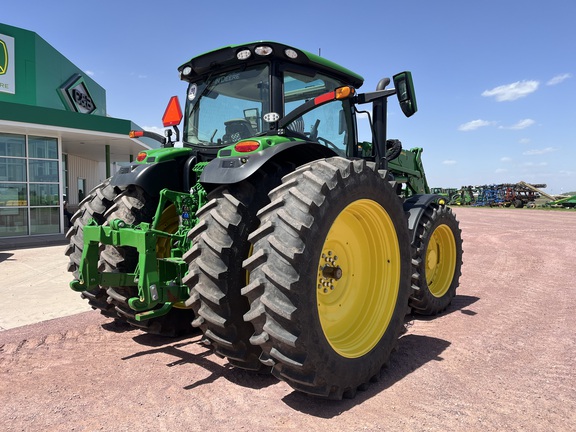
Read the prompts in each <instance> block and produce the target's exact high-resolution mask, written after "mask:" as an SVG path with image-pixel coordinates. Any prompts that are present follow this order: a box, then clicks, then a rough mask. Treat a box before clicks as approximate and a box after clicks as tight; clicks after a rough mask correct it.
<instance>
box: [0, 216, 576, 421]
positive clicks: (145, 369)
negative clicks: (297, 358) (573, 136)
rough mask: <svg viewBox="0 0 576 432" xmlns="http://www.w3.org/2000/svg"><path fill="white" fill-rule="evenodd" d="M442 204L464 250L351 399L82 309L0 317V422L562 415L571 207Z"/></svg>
mask: <svg viewBox="0 0 576 432" xmlns="http://www.w3.org/2000/svg"><path fill="white" fill-rule="evenodd" d="M455 212H456V214H457V216H458V218H459V219H460V221H461V228H462V231H463V238H464V251H465V252H464V266H463V272H462V273H463V275H462V278H461V280H460V288H459V290H458V294H457V297H456V299H455V300H454V302H453V304H452V306H451V307H450V308H449V310H448V311H447V312H446V313H445V314H443V315H441V316H439V317H436V318H435V319H414V320H413V321H411V323H410V327H409V330H408V332H407V333H406V335H405V336H404V337H403V338H402V339H401V340H400V344H399V350H398V352H396V353H395V354H394V356H393V358H392V360H391V363H390V365H389V368H388V369H387V370H386V371H385V373H384V374H383V375H382V380H381V381H380V382H379V383H376V384H373V385H372V386H370V388H369V389H368V390H367V391H365V392H362V393H359V394H358V396H357V397H356V398H355V399H353V400H344V401H341V402H334V401H324V400H318V399H312V398H310V397H307V396H305V395H302V394H299V393H297V392H294V391H293V390H292V389H291V388H290V387H289V386H287V385H286V384H284V383H282V382H278V381H277V380H275V379H274V378H272V377H270V376H258V375H252V374H250V373H246V372H243V371H241V370H236V369H233V368H231V367H229V366H228V365H227V362H226V361H225V360H222V359H220V358H218V357H216V356H215V355H213V354H212V353H211V352H210V351H209V350H207V349H206V348H205V347H204V346H202V345H200V344H199V343H198V341H199V337H195V338H192V339H186V340H167V339H162V338H158V337H152V336H149V335H146V334H144V333H142V332H140V331H136V330H126V329H123V328H117V327H115V326H114V324H112V323H111V321H110V320H107V319H104V318H102V317H101V316H100V315H99V314H98V313H96V312H84V313H81V314H77V315H73V316H70V317H65V318H60V319H55V320H50V321H45V322H42V323H38V324H34V325H29V326H24V327H18V328H15V329H10V330H6V331H2V332H0V424H1V426H0V427H1V429H2V430H3V431H46V430H50V431H72V430H73V431H94V430H104V431H112V430H114V431H128V430H140V431H152V430H154V431H176V430H186V431H192V430H206V431H230V430H246V431H269V430H272V431H274V430H307V431H324V430H343V431H364V430H367V431H377V430H396V431H398V430H401V431H412V430H414V431H416V430H417V431H470V430H478V431H479V430H482V431H485V430H489V431H502V430H521V431H568V430H574V424H575V423H576V368H575V367H574V360H575V359H576V318H575V317H576V315H575V313H574V309H575V308H576V295H575V294H576V291H575V290H576V287H575V281H576V252H575V248H574V246H575V244H576V212H547V211H534V210H516V209H469V208H466V209H461V208H458V209H456V210H455ZM62 289H63V290H66V289H67V287H66V286H63V287H62ZM23 302H25V300H23ZM24 304H25V303H24Z"/></svg>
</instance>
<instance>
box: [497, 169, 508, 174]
mask: <svg viewBox="0 0 576 432" xmlns="http://www.w3.org/2000/svg"><path fill="white" fill-rule="evenodd" d="M494 172H495V173H496V174H500V173H505V172H508V170H507V169H505V168H498V169H497V170H496V171H494Z"/></svg>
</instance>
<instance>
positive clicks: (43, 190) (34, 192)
mask: <svg viewBox="0 0 576 432" xmlns="http://www.w3.org/2000/svg"><path fill="white" fill-rule="evenodd" d="M58 189H59V188H58V185H57V184H35V183H31V184H30V205H31V206H57V205H60V200H59V199H58Z"/></svg>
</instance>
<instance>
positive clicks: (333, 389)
mask: <svg viewBox="0 0 576 432" xmlns="http://www.w3.org/2000/svg"><path fill="white" fill-rule="evenodd" d="M270 199H271V203H270V204H269V205H268V206H267V207H265V208H263V209H262V210H261V211H260V220H261V223H260V228H259V229H258V230H256V231H255V232H254V233H253V234H252V235H251V241H252V242H253V247H254V250H253V254H252V256H251V257H250V258H248V259H247V260H246V261H245V262H244V265H245V268H246V269H247V270H249V271H250V284H249V285H248V286H247V287H246V288H244V289H243V293H244V294H245V295H247V296H248V298H249V299H250V303H251V308H250V310H249V311H248V312H247V313H246V315H245V319H247V320H249V321H250V322H252V324H253V325H254V328H255V329H256V333H255V334H254V336H253V337H252V338H251V342H252V343H253V344H255V345H259V346H261V347H262V350H263V356H262V358H261V360H262V361H263V362H264V363H265V364H267V365H269V366H273V369H272V373H273V374H274V375H275V376H276V377H278V378H280V379H282V380H284V381H286V382H288V384H290V385H291V386H292V387H294V388H295V389H297V390H299V391H302V392H304V393H308V394H311V395H316V396H320V397H326V398H330V399H341V398H342V397H353V396H354V395H355V394H356V391H357V390H358V389H364V388H365V387H366V386H367V384H368V383H369V382H371V381H373V380H377V379H378V378H379V375H380V370H381V368H382V367H383V366H384V365H385V364H386V363H387V361H388V358H389V356H390V353H391V352H392V350H393V348H394V347H395V346H396V343H397V340H398V337H399V335H400V333H401V331H402V330H403V329H404V317H405V315H406V312H407V310H408V297H409V294H410V249H409V247H410V246H409V238H408V228H407V222H406V218H405V216H404V213H403V209H402V205H401V202H400V200H399V198H398V196H397V195H396V194H395V193H394V189H393V186H392V185H391V184H389V183H388V182H387V181H386V173H385V172H378V171H376V169H375V166H374V164H368V163H366V162H365V161H363V160H355V161H350V160H347V159H343V158H339V157H335V158H331V159H325V160H321V161H316V162H312V163H310V164H307V165H305V166H303V167H301V168H299V169H298V170H296V171H295V172H294V173H292V174H289V175H287V176H286V177H285V178H284V179H283V184H282V185H281V186H279V187H278V188H276V189H275V190H273V191H272V192H271V193H270Z"/></svg>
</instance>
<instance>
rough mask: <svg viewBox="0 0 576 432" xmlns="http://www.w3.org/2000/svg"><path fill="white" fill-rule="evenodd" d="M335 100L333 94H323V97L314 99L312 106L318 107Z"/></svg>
mask: <svg viewBox="0 0 576 432" xmlns="http://www.w3.org/2000/svg"><path fill="white" fill-rule="evenodd" d="M334 99H336V94H335V92H329V93H324V94H323V95H320V96H317V97H315V98H314V105H320V104H322V103H324V102H328V101H331V100H334Z"/></svg>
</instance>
